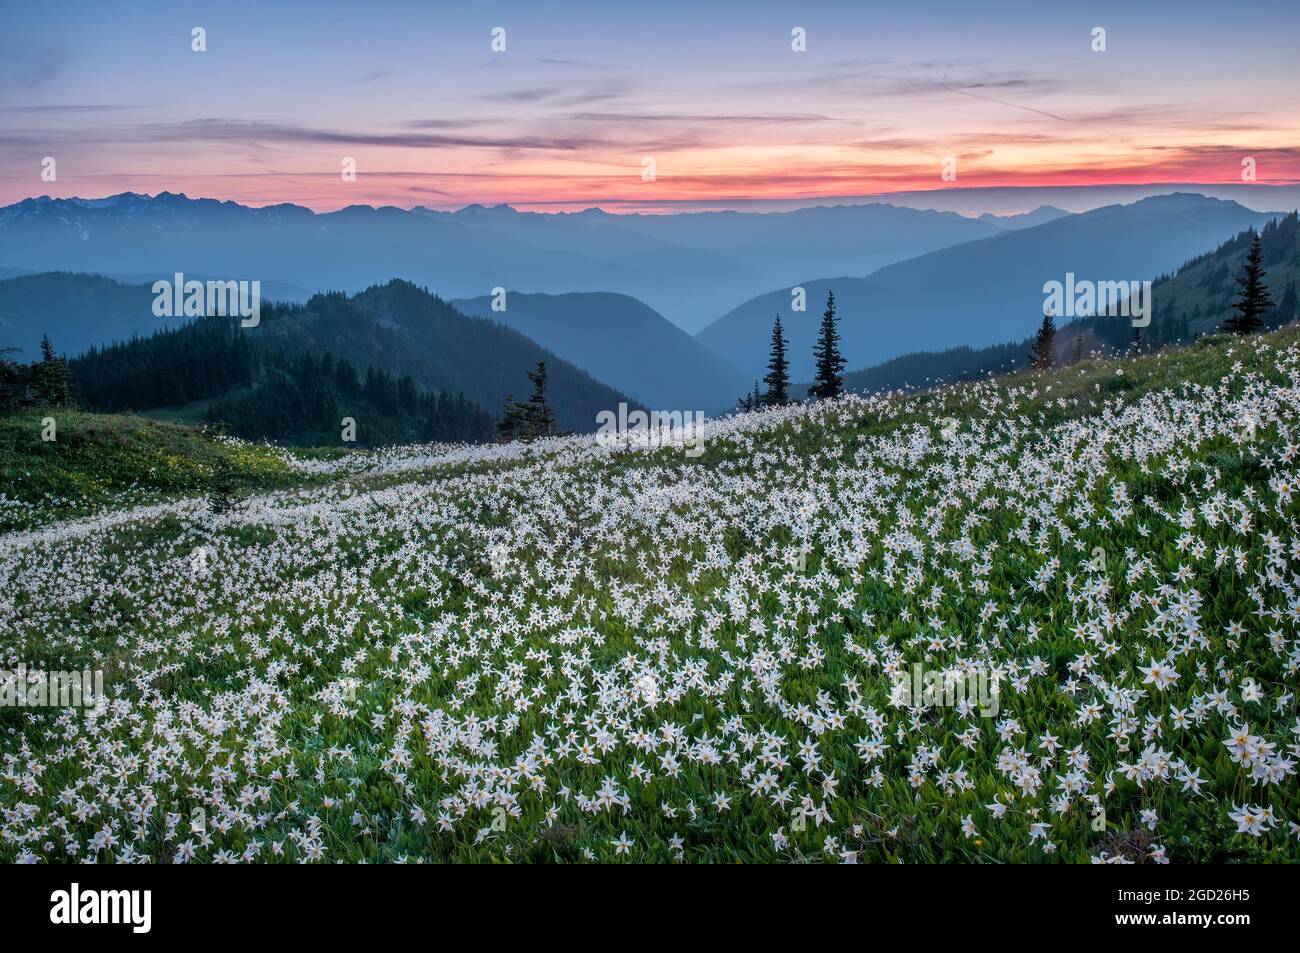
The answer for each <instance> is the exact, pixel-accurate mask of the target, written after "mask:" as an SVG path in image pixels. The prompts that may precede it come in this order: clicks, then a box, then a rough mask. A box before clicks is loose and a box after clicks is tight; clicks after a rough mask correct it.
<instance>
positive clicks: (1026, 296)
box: [697, 193, 1282, 380]
mask: <svg viewBox="0 0 1300 953" xmlns="http://www.w3.org/2000/svg"><path fill="white" fill-rule="evenodd" d="M1281 214H1282V213H1278V212H1274V213H1261V212H1253V211H1251V210H1250V209H1247V208H1245V207H1243V206H1241V205H1238V204H1237V203H1235V202H1229V201H1223V200H1220V199H1212V198H1206V197H1205V196H1202V195H1191V194H1181V193H1180V194H1173V195H1163V196H1157V197H1154V198H1148V199H1143V200H1142V201H1139V202H1134V203H1132V204H1130V205H1111V206H1106V207H1104V208H1099V209H1093V210H1092V211H1089V212H1082V213H1079V214H1074V215H1064V216H1059V217H1056V218H1053V219H1051V220H1050V221H1047V222H1044V223H1042V224H1039V225H1032V226H1029V227H1026V228H1020V229H1015V230H1004V231H1001V232H1000V233H999V234H997V235H994V236H992V237H990V238H984V239H979V240H976V241H971V242H965V243H963V244H960V245H955V246H952V247H948V248H944V249H941V250H938V251H933V252H929V253H927V254H924V255H919V256H917V257H915V258H911V259H908V260H907V261H903V262H898V263H895V264H891V265H886V266H885V267H883V268H879V269H877V270H876V271H874V272H872V273H871V274H870V275H868V276H866V277H855V276H851V275H846V276H843V277H821V278H817V279H815V280H805V281H802V282H800V286H801V287H803V288H804V290H805V292H806V296H807V310H806V312H804V313H792V312H791V288H790V287H783V288H780V289H778V290H775V291H770V292H768V293H767V294H764V295H759V296H758V297H756V298H753V299H751V300H750V301H747V302H745V303H744V304H742V305H740V306H739V307H737V308H735V309H733V310H732V311H730V312H728V313H727V314H725V315H723V316H722V317H721V318H719V319H718V320H717V321H715V322H714V323H713V324H711V325H709V326H708V327H707V328H705V329H704V330H702V331H701V332H700V333H699V334H698V335H697V337H698V338H699V340H700V341H701V342H702V343H704V344H706V345H708V347H709V348H710V349H712V350H713V351H714V352H716V353H717V354H719V355H721V356H722V357H724V358H726V359H727V361H728V362H730V363H731V364H733V365H734V366H735V367H737V368H738V369H739V370H740V371H741V372H742V374H745V375H746V376H750V377H753V376H754V375H755V374H758V375H760V376H761V371H762V368H763V367H764V366H765V364H766V362H767V357H768V348H769V341H770V335H771V328H772V320H773V317H774V316H775V315H776V314H781V315H783V316H784V321H783V325H784V328H785V332H786V335H787V337H788V338H789V341H790V356H791V374H792V376H793V377H794V378H795V379H803V380H806V379H809V378H811V376H812V369H813V368H812V347H813V342H814V339H815V337H816V334H817V326H818V319H819V317H820V315H821V312H822V307H823V304H824V302H825V300H826V294H827V292H828V291H831V290H833V291H834V292H835V298H836V302H837V313H838V316H839V318H840V325H839V327H840V334H841V337H842V345H841V347H842V351H843V353H844V356H845V357H846V359H847V360H848V366H849V367H850V368H861V367H867V366H871V365H874V364H879V363H881V362H883V361H885V360H888V359H890V358H892V357H896V356H898V355H901V354H906V353H908V352H910V351H917V350H923V349H929V348H933V347H934V346H935V345H937V344H938V345H942V346H945V347H956V346H962V345H965V346H970V347H982V346H985V345H991V344H997V343H1000V342H1005V341H1013V340H1019V339H1020V338H1022V337H1024V336H1025V335H1026V334H1028V333H1030V332H1032V330H1033V329H1034V328H1036V327H1037V325H1038V322H1039V321H1040V320H1041V319H1042V315H1043V304H1044V293H1043V284H1044V283H1045V282H1047V281H1051V280H1058V281H1064V280H1065V277H1066V274H1067V273H1073V274H1074V275H1075V276H1076V277H1077V279H1079V280H1085V279H1086V280H1093V281H1103V280H1114V281H1119V280H1150V279H1155V278H1157V277H1158V276H1160V275H1162V274H1165V273H1168V272H1172V271H1173V270H1175V269H1176V268H1178V267H1179V266H1180V265H1182V264H1183V263H1184V262H1186V261H1187V260H1188V259H1190V258H1192V257H1194V256H1196V255H1198V254H1203V253H1204V252H1205V251H1206V249H1210V248H1214V247H1215V246H1216V245H1218V244H1219V243H1220V242H1222V241H1224V240H1225V239H1227V238H1229V237H1231V236H1232V235H1234V234H1235V233H1237V232H1239V231H1241V230H1242V229H1245V228H1249V227H1255V228H1258V227H1262V226H1263V224H1264V223H1265V222H1267V221H1270V220H1271V219H1273V218H1277V217H1279V216H1280V215H1281ZM823 274H829V273H827V272H823Z"/></svg>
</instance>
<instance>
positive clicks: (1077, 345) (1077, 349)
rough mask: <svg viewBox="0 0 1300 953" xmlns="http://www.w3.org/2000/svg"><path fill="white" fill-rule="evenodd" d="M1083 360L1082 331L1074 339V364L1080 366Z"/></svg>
mask: <svg viewBox="0 0 1300 953" xmlns="http://www.w3.org/2000/svg"><path fill="white" fill-rule="evenodd" d="M1082 360H1083V332H1082V331H1080V332H1079V333H1078V334H1076V335H1075V337H1074V362H1073V363H1075V364H1078V363H1079V362H1080V361H1082Z"/></svg>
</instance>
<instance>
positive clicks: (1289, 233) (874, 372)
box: [798, 212, 1300, 394]
mask: <svg viewBox="0 0 1300 953" xmlns="http://www.w3.org/2000/svg"><path fill="white" fill-rule="evenodd" d="M1259 234H1260V236H1261V239H1262V241H1261V246H1262V250H1263V266H1264V269H1265V272H1266V274H1265V278H1264V282H1265V284H1266V286H1267V287H1268V289H1269V293H1270V295H1271V296H1272V298H1273V303H1274V308H1273V311H1272V312H1271V313H1269V314H1267V315H1265V316H1264V322H1265V327H1266V328H1268V329H1272V328H1278V327H1281V326H1283V325H1285V324H1288V323H1290V322H1292V321H1295V320H1297V319H1300V302H1298V300H1297V285H1298V284H1300V216H1297V214H1296V213H1295V212H1292V213H1291V214H1289V215H1286V216H1283V217H1281V218H1279V219H1273V220H1270V221H1268V222H1266V223H1265V225H1264V227H1263V229H1262V230H1260V232H1259ZM1254 235H1255V232H1254V230H1246V231H1242V232H1239V233H1238V234H1236V235H1234V236H1233V237H1232V238H1229V239H1228V240H1227V241H1225V242H1223V243H1222V244H1220V245H1218V246H1217V247H1216V248H1214V249H1212V250H1211V251H1208V252H1205V253H1203V254H1200V255H1197V256H1196V257H1194V258H1192V259H1190V260H1189V261H1187V262H1186V263H1184V264H1183V265H1182V267H1180V268H1178V269H1177V270H1176V271H1175V272H1174V273H1173V274H1168V275H1163V276H1161V277H1159V278H1157V279H1156V280H1155V281H1154V284H1153V286H1152V302H1153V313H1152V317H1151V324H1150V325H1149V326H1147V327H1145V328H1142V329H1141V335H1142V337H1141V341H1142V344H1143V347H1144V348H1148V349H1150V348H1157V347H1160V346H1163V345H1166V344H1174V343H1185V342H1187V341H1188V340H1190V339H1191V338H1193V337H1195V336H1197V335H1201V334H1210V333H1214V332H1217V331H1221V330H1222V327H1223V322H1224V321H1226V320H1227V318H1228V317H1229V316H1230V315H1231V314H1232V308H1231V303H1232V301H1233V300H1234V298H1235V297H1236V295H1237V291H1238V286H1237V283H1236V278H1237V276H1238V275H1240V274H1241V266H1242V263H1243V261H1244V259H1245V257H1246V253H1247V251H1248V250H1249V248H1250V245H1251V242H1252V240H1253V238H1254ZM1132 333H1133V332H1132V327H1131V324H1130V323H1129V322H1124V321H1118V322H1117V321H1115V320H1114V319H1111V318H1099V317H1092V318H1085V319H1081V320H1076V321H1070V322H1066V323H1064V324H1061V325H1058V328H1057V334H1056V346H1055V357H1056V360H1057V361H1058V362H1059V363H1068V362H1070V361H1072V360H1073V359H1074V357H1075V355H1076V353H1078V352H1082V353H1083V354H1085V355H1087V354H1091V353H1093V352H1094V351H1099V352H1102V353H1114V352H1119V353H1124V352H1125V351H1126V350H1127V349H1128V348H1130V347H1131V345H1132ZM1032 340H1033V338H1032V335H1029V334H1024V335H1021V336H1019V337H1017V338H1016V339H1014V340H1012V341H1009V342H1007V343H1003V344H996V345H991V346H989V347H985V348H977V349H972V348H968V347H958V348H949V349H943V350H932V351H921V352H914V353H910V354H905V355H902V356H900V357H896V358H893V359H891V360H889V361H886V362H884V363H882V364H879V365H877V366H875V367H868V368H863V369H858V370H853V371H850V372H849V373H847V374H845V375H844V386H845V388H846V389H848V390H852V391H857V392H874V391H882V390H896V389H900V388H914V387H927V386H932V385H934V384H935V383H938V382H944V383H952V382H954V381H961V380H973V379H978V378H982V377H984V376H986V375H988V374H989V373H1003V372H1007V371H1012V370H1021V369H1023V368H1024V367H1025V366H1026V362H1027V357H1028V354H1029V348H1030V344H1031V343H1032ZM802 392H803V389H802V388H799V389H798V393H800V394H802Z"/></svg>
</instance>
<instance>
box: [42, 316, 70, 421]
mask: <svg viewBox="0 0 1300 953" xmlns="http://www.w3.org/2000/svg"><path fill="white" fill-rule="evenodd" d="M36 387H37V393H38V395H39V398H40V401H41V403H42V404H45V405H46V406H47V407H63V406H65V405H67V404H69V403H71V402H72V388H71V386H70V385H69V383H68V362H67V360H66V359H65V358H62V357H59V356H57V355H56V354H55V353H54V345H52V344H51V343H50V337H49V335H48V334H42V335H41V362H40V364H39V365H37V367H36Z"/></svg>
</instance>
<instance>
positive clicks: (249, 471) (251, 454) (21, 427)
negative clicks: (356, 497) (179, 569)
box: [0, 410, 339, 532]
mask: <svg viewBox="0 0 1300 953" xmlns="http://www.w3.org/2000/svg"><path fill="white" fill-rule="evenodd" d="M47 417H52V418H53V419H54V422H55V438H56V439H54V440H52V441H45V440H43V439H42V433H43V430H44V424H43V421H44V419H45V418H47ZM338 452H339V451H332V453H334V454H337V453H338ZM330 454H331V451H315V452H312V453H309V454H306V455H308V456H316V457H320V456H328V455H330ZM223 461H224V462H225V463H226V464H227V465H228V467H229V472H230V479H231V481H232V484H233V486H234V488H235V490H236V491H238V492H242V493H251V492H255V491H258V490H270V489H275V488H279V487H285V486H291V485H297V484H301V483H303V482H305V481H304V478H303V476H302V475H300V474H298V473H296V472H295V471H293V470H292V469H291V468H290V467H289V466H287V465H286V463H285V462H284V458H283V456H282V451H278V450H274V449H272V448H270V447H267V446H264V445H258V444H249V443H239V442H235V441H223V440H220V439H217V438H216V437H214V436H212V435H211V434H210V433H208V432H206V431H204V430H200V429H196V428H193V427H184V426H176V425H174V424H171V423H166V422H161V421H155V420H147V419H145V418H142V417H135V416H127V415H117V414H91V413H84V412H82V411H76V410H56V411H28V412H24V413H21V414H13V415H10V416H6V417H0V497H4V498H6V499H7V501H8V502H5V503H4V504H3V505H0V532H4V531H7V530H11V529H18V528H26V527H30V526H34V525H40V524H41V523H43V522H47V521H48V520H50V519H55V518H66V517H71V516H82V515H86V514H88V513H91V512H94V511H97V510H101V509H105V508H109V509H113V508H120V507H123V506H134V505H137V504H142V503H149V502H154V501H156V500H161V499H167V498H171V497H175V496H180V495H184V494H201V493H205V492H207V491H208V490H209V489H210V488H211V485H212V477H213V475H214V474H215V473H216V470H217V467H218V465H219V464H220V463H221V462H223Z"/></svg>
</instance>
